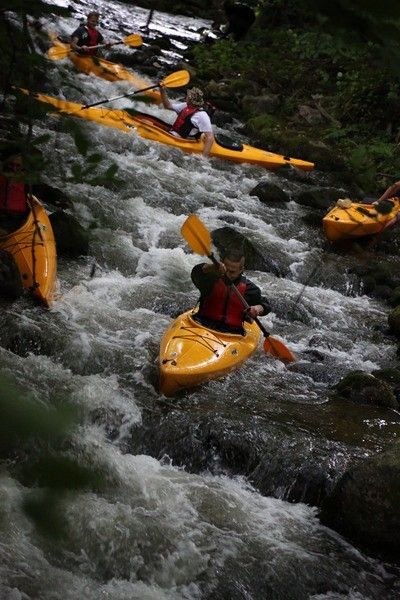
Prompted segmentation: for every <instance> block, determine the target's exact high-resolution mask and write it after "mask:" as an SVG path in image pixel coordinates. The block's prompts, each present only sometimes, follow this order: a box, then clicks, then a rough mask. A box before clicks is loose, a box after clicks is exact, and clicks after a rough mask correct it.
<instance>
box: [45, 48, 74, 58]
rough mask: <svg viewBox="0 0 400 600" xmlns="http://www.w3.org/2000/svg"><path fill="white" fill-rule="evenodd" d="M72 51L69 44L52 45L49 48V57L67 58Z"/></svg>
mask: <svg viewBox="0 0 400 600" xmlns="http://www.w3.org/2000/svg"><path fill="white" fill-rule="evenodd" d="M70 51H71V49H70V47H69V46H65V47H63V46H52V47H51V48H49V49H48V50H47V58H50V60H61V59H63V58H67V56H68V54H69V53H70Z"/></svg>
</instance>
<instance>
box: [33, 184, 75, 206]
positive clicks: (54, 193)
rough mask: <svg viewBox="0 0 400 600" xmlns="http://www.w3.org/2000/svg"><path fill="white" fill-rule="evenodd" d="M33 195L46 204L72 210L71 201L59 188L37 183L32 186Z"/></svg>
mask: <svg viewBox="0 0 400 600" xmlns="http://www.w3.org/2000/svg"><path fill="white" fill-rule="evenodd" d="M32 193H33V195H34V196H37V197H38V198H39V199H40V200H41V201H42V202H45V203H46V204H53V205H54V206H56V207H57V208H70V207H71V200H70V199H69V198H68V196H67V195H66V194H65V193H64V192H63V191H62V190H59V189H58V188H55V187H53V186H51V185H48V184H47V183H35V184H33V185H32Z"/></svg>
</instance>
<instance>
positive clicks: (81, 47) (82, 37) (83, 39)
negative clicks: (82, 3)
mask: <svg viewBox="0 0 400 600" xmlns="http://www.w3.org/2000/svg"><path fill="white" fill-rule="evenodd" d="M99 17H100V14H99V13H98V12H95V11H92V12H90V13H89V14H88V16H87V20H86V23H82V24H81V25H79V27H78V29H76V30H75V31H74V32H73V34H72V35H71V48H72V50H74V51H75V52H77V53H78V54H85V55H88V56H96V54H97V48H94V49H91V46H98V45H99V44H104V45H105V46H106V47H108V46H110V43H109V42H105V41H104V37H103V35H102V34H101V33H100V31H99V30H98V29H97V25H98V24H99Z"/></svg>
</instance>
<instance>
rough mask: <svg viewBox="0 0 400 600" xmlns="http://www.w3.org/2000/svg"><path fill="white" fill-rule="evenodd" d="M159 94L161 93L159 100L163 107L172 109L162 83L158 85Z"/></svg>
mask: <svg viewBox="0 0 400 600" xmlns="http://www.w3.org/2000/svg"><path fill="white" fill-rule="evenodd" d="M160 94H161V101H162V103H163V106H164V108H168V109H169V110H174V109H173V107H172V102H171V100H170V99H169V98H168V96H167V92H166V91H165V87H164V86H162V85H160Z"/></svg>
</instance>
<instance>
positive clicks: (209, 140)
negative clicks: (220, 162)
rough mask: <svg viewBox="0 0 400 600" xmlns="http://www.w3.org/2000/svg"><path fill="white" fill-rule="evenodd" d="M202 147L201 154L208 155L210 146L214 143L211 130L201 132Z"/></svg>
mask: <svg viewBox="0 0 400 600" xmlns="http://www.w3.org/2000/svg"><path fill="white" fill-rule="evenodd" d="M202 135H203V141H204V148H203V152H202V154H203V156H206V157H208V156H209V155H210V151H211V146H212V145H213V143H214V134H213V132H212V131H205V132H204V133H203V134H202Z"/></svg>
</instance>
